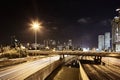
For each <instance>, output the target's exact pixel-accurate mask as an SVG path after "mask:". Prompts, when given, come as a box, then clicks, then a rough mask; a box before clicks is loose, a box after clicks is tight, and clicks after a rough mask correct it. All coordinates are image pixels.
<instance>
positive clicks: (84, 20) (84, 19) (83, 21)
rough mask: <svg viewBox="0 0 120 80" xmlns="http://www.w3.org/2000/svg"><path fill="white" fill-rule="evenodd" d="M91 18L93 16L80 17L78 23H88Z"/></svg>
mask: <svg viewBox="0 0 120 80" xmlns="http://www.w3.org/2000/svg"><path fill="white" fill-rule="evenodd" d="M90 20H91V18H89V17H88V18H80V19H78V21H77V22H78V23H81V24H86V23H89V22H90Z"/></svg>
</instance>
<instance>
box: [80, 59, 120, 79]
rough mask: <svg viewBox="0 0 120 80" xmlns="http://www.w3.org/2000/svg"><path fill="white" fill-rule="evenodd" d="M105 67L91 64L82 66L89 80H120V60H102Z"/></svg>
mask: <svg viewBox="0 0 120 80" xmlns="http://www.w3.org/2000/svg"><path fill="white" fill-rule="evenodd" d="M102 61H103V62H104V63H105V65H100V64H99V65H98V64H97V65H96V64H94V63H93V62H91V61H90V62H91V63H90V62H89V63H86V64H82V65H83V67H84V69H85V71H86V73H87V75H88V76H89V78H90V79H91V80H98V79H99V80H119V79H120V63H119V62H120V59H117V58H109V57H108V58H103V59H102Z"/></svg>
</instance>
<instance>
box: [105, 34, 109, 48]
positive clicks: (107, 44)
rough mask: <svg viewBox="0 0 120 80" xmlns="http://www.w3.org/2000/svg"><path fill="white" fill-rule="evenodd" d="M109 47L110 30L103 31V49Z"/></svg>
mask: <svg viewBox="0 0 120 80" xmlns="http://www.w3.org/2000/svg"><path fill="white" fill-rule="evenodd" d="M109 48H110V32H106V33H105V50H108V49H109Z"/></svg>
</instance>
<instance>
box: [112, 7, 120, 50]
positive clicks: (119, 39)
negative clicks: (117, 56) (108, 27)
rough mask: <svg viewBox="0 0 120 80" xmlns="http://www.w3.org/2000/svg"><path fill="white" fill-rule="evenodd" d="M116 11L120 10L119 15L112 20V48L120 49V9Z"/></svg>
mask: <svg viewBox="0 0 120 80" xmlns="http://www.w3.org/2000/svg"><path fill="white" fill-rule="evenodd" d="M116 11H118V16H116V17H114V18H113V20H112V49H113V50H114V51H120V9H116Z"/></svg>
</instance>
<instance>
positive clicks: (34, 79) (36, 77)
mask: <svg viewBox="0 0 120 80" xmlns="http://www.w3.org/2000/svg"><path fill="white" fill-rule="evenodd" d="M62 63H63V60H58V61H55V62H53V63H52V64H50V65H48V66H46V67H44V68H43V69H41V70H39V71H37V72H36V73H34V74H32V75H30V76H29V77H27V78H26V79H24V80H45V78H46V77H47V76H48V75H50V74H51V73H52V71H53V70H55V69H56V68H57V67H58V66H59V65H61V64H62Z"/></svg>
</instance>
